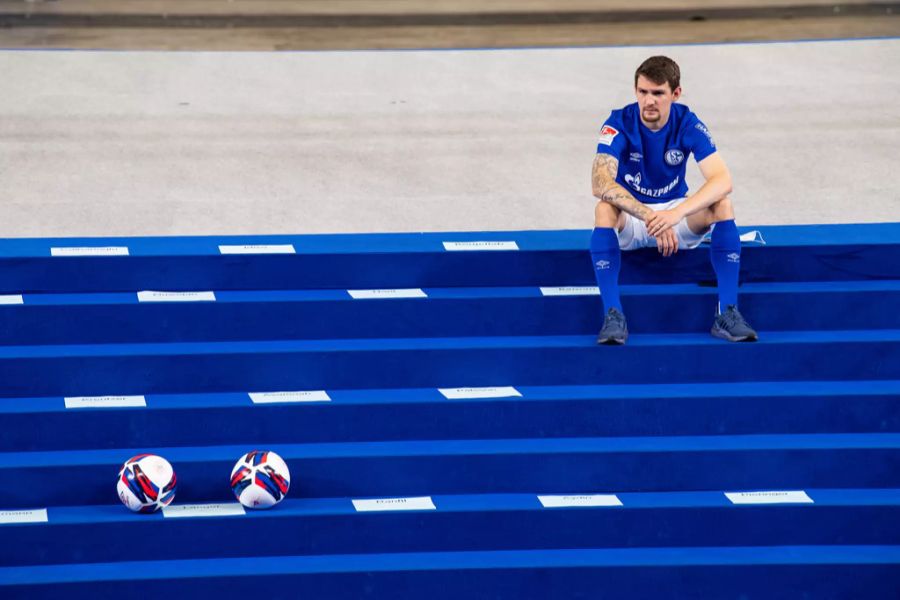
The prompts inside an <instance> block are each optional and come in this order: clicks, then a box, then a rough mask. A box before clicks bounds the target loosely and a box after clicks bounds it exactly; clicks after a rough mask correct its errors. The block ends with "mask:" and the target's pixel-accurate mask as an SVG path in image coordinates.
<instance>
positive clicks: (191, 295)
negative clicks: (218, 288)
mask: <svg viewBox="0 0 900 600" xmlns="http://www.w3.org/2000/svg"><path fill="white" fill-rule="evenodd" d="M137 298H138V302H215V301H216V294H215V293H214V292H151V291H143V292H138V293H137Z"/></svg>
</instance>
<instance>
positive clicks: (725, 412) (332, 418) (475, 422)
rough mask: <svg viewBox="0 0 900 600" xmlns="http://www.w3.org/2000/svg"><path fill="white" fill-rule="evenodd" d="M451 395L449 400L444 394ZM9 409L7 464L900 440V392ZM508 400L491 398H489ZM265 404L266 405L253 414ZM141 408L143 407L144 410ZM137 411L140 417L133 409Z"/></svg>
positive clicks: (47, 402)
mask: <svg viewBox="0 0 900 600" xmlns="http://www.w3.org/2000/svg"><path fill="white" fill-rule="evenodd" d="M447 393H449V392H447ZM463 395H466V396H470V397H464V398H456V397H454V398H453V399H448V398H447V397H446V396H445V395H444V394H442V393H441V392H440V391H439V390H438V389H437V388H430V389H428V388H426V389H384V390H321V391H320V392H319V393H309V392H307V393H294V394H290V393H283V394H270V395H265V396H263V397H259V396H256V395H255V394H254V395H253V396H252V397H251V395H250V394H249V393H247V392H243V393H241V392H231V393H221V394H183V395H175V394H173V395H150V396H146V397H139V398H127V397H122V398H118V397H106V398H104V397H100V398H82V399H78V398H69V399H68V401H67V400H66V399H65V398H62V397H60V398H6V399H2V400H0V421H2V422H3V427H4V434H3V436H2V437H0V452H25V451H35V450H77V449H112V448H131V447H140V446H195V445H201V444H202V445H220V444H229V445H233V444H237V443H244V444H249V445H260V444H284V443H316V442H336V441H400V440H439V439H478V438H483V439H491V438H548V437H603V436H675V435H740V434H757V433H866V432H873V433H874V432H886V433H888V432H893V433H897V432H900V381H897V380H887V381H797V382H759V383H692V384H669V385H665V384H656V385H653V384H648V385H640V384H634V385H597V386H538V387H534V386H520V387H508V386H507V387H505V388H499V389H490V388H488V389H483V388H478V389H472V390H467V391H464V392H463ZM498 395H499V396H500V397H491V396H498ZM252 398H256V400H257V401H258V402H254V400H252ZM135 404H136V405H137V406H135ZM128 405H131V406H128Z"/></svg>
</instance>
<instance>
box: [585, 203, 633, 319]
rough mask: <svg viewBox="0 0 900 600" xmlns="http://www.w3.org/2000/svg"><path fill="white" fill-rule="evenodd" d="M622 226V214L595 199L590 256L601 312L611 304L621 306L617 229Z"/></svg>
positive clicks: (620, 307) (620, 261)
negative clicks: (601, 301)
mask: <svg viewBox="0 0 900 600" xmlns="http://www.w3.org/2000/svg"><path fill="white" fill-rule="evenodd" d="M624 226H625V214H624V213H622V212H621V211H620V210H619V209H618V208H616V207H615V206H613V205H612V204H609V203H607V202H603V201H600V202H597V207H596V208H595V209H594V232H593V233H592V234H591V259H592V260H593V262H594V275H595V277H596V278H597V286H598V287H599V288H600V297H601V299H602V300H603V309H604V312H605V311H608V310H609V309H610V308H615V309H618V310H619V311H621V310H622V302H621V300H620V298H619V268H620V267H621V264H622V252H621V250H619V237H618V235H617V234H616V232H617V231H621V230H622V228H623V227H624Z"/></svg>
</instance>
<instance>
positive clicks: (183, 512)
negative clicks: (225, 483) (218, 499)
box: [162, 502, 246, 519]
mask: <svg viewBox="0 0 900 600" xmlns="http://www.w3.org/2000/svg"><path fill="white" fill-rule="evenodd" d="M162 514H163V517H165V518H167V519H180V518H182V517H233V516H235V515H243V514H246V512H245V511H244V507H243V505H241V504H240V503H238V502H228V503H225V504H176V505H170V506H166V507H164V508H163V509H162Z"/></svg>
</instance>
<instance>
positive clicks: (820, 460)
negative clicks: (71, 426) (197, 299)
mask: <svg viewBox="0 0 900 600" xmlns="http://www.w3.org/2000/svg"><path fill="white" fill-rule="evenodd" d="M198 436H202V432H198ZM254 449H258V450H262V449H265V450H272V451H275V452H277V453H278V454H280V455H281V456H282V457H283V458H284V459H285V461H286V462H287V463H288V466H289V467H290V470H291V474H292V476H293V477H292V483H291V485H292V496H293V497H295V498H306V497H347V496H350V497H366V496H368V497H388V496H423V495H435V494H472V493H584V491H585V490H595V491H597V492H610V491H612V492H630V491H686V490H721V489H724V488H735V489H786V488H788V489H793V488H841V487H846V488H865V487H881V488H891V487H900V434H896V433H870V434H794V435H756V436H753V435H746V436H703V437H692V436H682V437H643V438H634V437H628V438H555V439H516V440H444V441H403V442H358V443H349V442H348V443H333V444H293V445H280V444H269V445H267V447H265V448H259V447H248V446H246V445H240V446H204V447H176V448H153V447H150V448H147V447H142V448H131V449H116V450H63V451H52V452H8V453H3V454H0V480H3V481H13V480H14V481H15V482H16V484H15V485H12V486H8V487H7V489H6V491H5V493H4V497H3V502H4V505H5V506H6V508H34V507H47V506H67V505H87V504H107V503H109V502H111V501H114V499H115V485H114V483H115V479H116V474H117V472H118V469H119V468H120V466H121V464H122V463H123V462H124V461H125V460H127V459H128V458H130V457H131V456H134V455H136V454H140V453H144V452H149V453H153V454H158V455H160V456H163V457H165V458H166V459H168V460H169V461H170V462H171V463H172V465H173V467H174V468H175V471H176V473H177V475H178V481H179V484H178V492H177V501H178V502H187V503H191V502H221V501H228V500H230V499H233V496H232V494H231V490H230V489H229V486H228V478H229V475H230V473H231V469H232V467H233V466H234V463H235V461H237V459H238V458H239V457H240V456H242V455H243V454H244V453H245V452H248V451H250V450H254Z"/></svg>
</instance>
